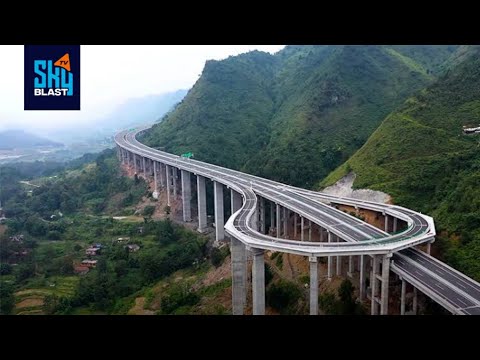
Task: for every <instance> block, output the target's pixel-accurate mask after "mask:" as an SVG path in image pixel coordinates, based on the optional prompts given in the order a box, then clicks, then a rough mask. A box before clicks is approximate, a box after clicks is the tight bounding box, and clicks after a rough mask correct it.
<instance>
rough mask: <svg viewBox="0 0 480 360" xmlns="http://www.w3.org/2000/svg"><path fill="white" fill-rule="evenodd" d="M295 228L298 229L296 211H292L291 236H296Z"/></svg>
mask: <svg viewBox="0 0 480 360" xmlns="http://www.w3.org/2000/svg"><path fill="white" fill-rule="evenodd" d="M297 229H298V224H297V213H293V238H294V239H296V238H297Z"/></svg>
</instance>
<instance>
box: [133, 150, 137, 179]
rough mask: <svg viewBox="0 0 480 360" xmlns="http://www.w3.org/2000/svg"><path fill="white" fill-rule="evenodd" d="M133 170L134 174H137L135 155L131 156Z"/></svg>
mask: <svg viewBox="0 0 480 360" xmlns="http://www.w3.org/2000/svg"><path fill="white" fill-rule="evenodd" d="M133 169H134V170H135V174H136V173H137V154H135V153H134V154H133Z"/></svg>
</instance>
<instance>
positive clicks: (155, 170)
mask: <svg viewBox="0 0 480 360" xmlns="http://www.w3.org/2000/svg"><path fill="white" fill-rule="evenodd" d="M153 186H154V190H153V197H154V198H155V199H158V182H157V162H156V161H154V162H153Z"/></svg>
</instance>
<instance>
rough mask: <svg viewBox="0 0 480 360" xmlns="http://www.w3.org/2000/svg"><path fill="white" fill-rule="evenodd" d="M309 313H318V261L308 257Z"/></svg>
mask: <svg viewBox="0 0 480 360" xmlns="http://www.w3.org/2000/svg"><path fill="white" fill-rule="evenodd" d="M310 315H318V262H317V258H316V257H310Z"/></svg>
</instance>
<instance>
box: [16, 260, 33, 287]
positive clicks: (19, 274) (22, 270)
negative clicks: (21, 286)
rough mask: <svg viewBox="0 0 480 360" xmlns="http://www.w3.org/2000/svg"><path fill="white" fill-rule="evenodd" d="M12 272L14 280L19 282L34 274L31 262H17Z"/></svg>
mask: <svg viewBox="0 0 480 360" xmlns="http://www.w3.org/2000/svg"><path fill="white" fill-rule="evenodd" d="M14 273H15V280H16V281H17V283H19V282H22V281H24V280H26V279H28V278H30V277H32V276H33V275H35V266H34V265H33V263H26V264H19V265H18V266H16V267H15V271H14Z"/></svg>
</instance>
